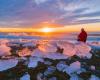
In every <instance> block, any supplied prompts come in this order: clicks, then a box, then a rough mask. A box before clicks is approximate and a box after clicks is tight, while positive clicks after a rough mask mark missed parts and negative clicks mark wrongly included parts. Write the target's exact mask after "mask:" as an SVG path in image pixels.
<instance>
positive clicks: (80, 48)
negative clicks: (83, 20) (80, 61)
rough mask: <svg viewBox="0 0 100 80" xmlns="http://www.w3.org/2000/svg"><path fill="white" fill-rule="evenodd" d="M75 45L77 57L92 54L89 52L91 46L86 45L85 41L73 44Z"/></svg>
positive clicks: (89, 56)
mask: <svg viewBox="0 0 100 80" xmlns="http://www.w3.org/2000/svg"><path fill="white" fill-rule="evenodd" d="M75 47H76V49H77V50H76V51H77V52H76V55H77V56H79V57H87V58H91V57H92V54H91V53H90V51H91V47H90V46H88V45H87V44H85V43H82V42H80V43H78V44H76V45H75Z"/></svg>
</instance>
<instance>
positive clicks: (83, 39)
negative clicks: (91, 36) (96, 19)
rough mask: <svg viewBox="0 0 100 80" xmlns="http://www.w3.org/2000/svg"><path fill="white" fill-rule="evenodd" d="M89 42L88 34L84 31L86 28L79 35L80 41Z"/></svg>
mask: <svg viewBox="0 0 100 80" xmlns="http://www.w3.org/2000/svg"><path fill="white" fill-rule="evenodd" d="M86 40H87V32H86V31H85V30H84V28H82V29H81V33H80V34H79V35H78V40H77V41H81V42H86Z"/></svg>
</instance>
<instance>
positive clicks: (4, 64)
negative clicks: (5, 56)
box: [0, 59, 18, 71]
mask: <svg viewBox="0 0 100 80" xmlns="http://www.w3.org/2000/svg"><path fill="white" fill-rule="evenodd" d="M17 63H18V60H16V59H9V60H0V71H4V70H7V69H9V68H12V67H15V66H16V65H17Z"/></svg>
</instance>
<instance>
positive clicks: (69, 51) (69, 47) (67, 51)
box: [57, 42, 76, 57]
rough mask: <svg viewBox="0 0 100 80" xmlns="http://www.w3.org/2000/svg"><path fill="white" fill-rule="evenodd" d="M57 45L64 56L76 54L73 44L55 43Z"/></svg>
mask: <svg viewBox="0 0 100 80" xmlns="http://www.w3.org/2000/svg"><path fill="white" fill-rule="evenodd" d="M57 45H58V46H59V47H60V48H63V49H64V51H63V54H64V55H67V56H69V57H70V56H73V55H75V54H76V48H75V45H74V44H73V43H70V42H59V43H57Z"/></svg>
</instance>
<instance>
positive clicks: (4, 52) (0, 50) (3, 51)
mask: <svg viewBox="0 0 100 80" xmlns="http://www.w3.org/2000/svg"><path fill="white" fill-rule="evenodd" d="M10 50H11V48H10V47H8V46H6V45H4V44H2V45H0V56H8V55H11V53H10Z"/></svg>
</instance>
